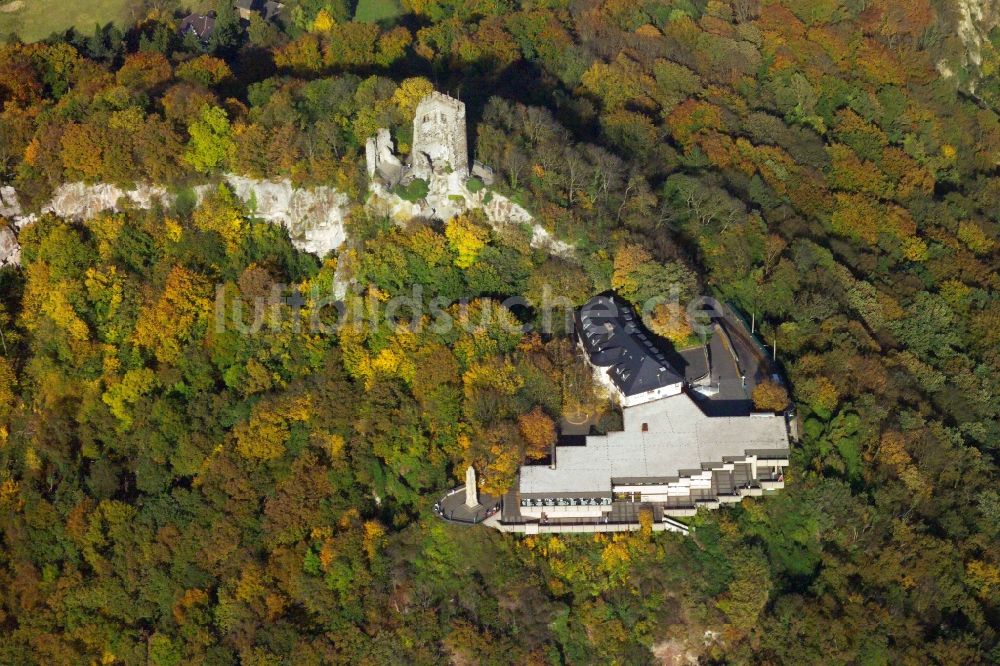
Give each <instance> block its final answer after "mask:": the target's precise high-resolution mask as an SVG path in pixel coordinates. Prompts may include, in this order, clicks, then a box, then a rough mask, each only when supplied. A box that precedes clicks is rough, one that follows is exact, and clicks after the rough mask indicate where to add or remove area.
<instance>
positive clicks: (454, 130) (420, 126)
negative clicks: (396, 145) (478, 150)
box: [409, 91, 469, 180]
mask: <svg viewBox="0 0 1000 666" xmlns="http://www.w3.org/2000/svg"><path fill="white" fill-rule="evenodd" d="M449 168H450V169H451V173H455V174H458V176H459V177H460V178H462V179H464V178H468V176H469V147H468V144H467V142H466V137H465V104H464V103H463V102H461V101H459V100H457V99H455V98H454V97H449V96H448V95H444V94H442V93H439V92H436V91H435V92H432V93H431V94H430V95H427V96H426V97H424V98H423V99H422V100H420V104H418V105H417V113H416V116H415V117H414V119H413V149H412V151H411V153H410V174H409V175H411V176H413V177H414V178H423V179H424V180H430V179H431V174H432V173H434V172H437V173H445V172H447V171H448V169H449Z"/></svg>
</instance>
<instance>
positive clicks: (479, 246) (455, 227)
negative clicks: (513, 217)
mask: <svg viewBox="0 0 1000 666" xmlns="http://www.w3.org/2000/svg"><path fill="white" fill-rule="evenodd" d="M444 235H445V236H447V237H448V243H449V245H451V249H452V250H454V251H455V252H456V253H457V254H458V256H457V257H456V258H455V265H456V266H458V267H459V268H468V267H469V266H471V265H472V264H474V263H476V259H478V258H479V253H480V252H482V250H483V248H484V247H486V241H487V240H488V239H489V232H487V231H486V229H483V228H482V227H479V226H477V225H476V224H475V223H473V222H472V220H470V219H469V218H468V217H466V216H465V215H461V216H459V217H456V218H455V219H454V220H452V221H451V222H449V223H448V226H447V227H446V228H445V230H444Z"/></svg>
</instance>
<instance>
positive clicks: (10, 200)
mask: <svg viewBox="0 0 1000 666" xmlns="http://www.w3.org/2000/svg"><path fill="white" fill-rule="evenodd" d="M0 217H6V218H7V219H9V220H12V219H14V218H18V217H21V203H20V201H18V198H17V192H15V191H14V188H13V187H11V186H10V185H0Z"/></svg>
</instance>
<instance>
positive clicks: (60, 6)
mask: <svg viewBox="0 0 1000 666" xmlns="http://www.w3.org/2000/svg"><path fill="white" fill-rule="evenodd" d="M129 4H130V3H129V0H72V1H71V2H66V1H65V0H62V1H58V0H13V1H12V2H8V3H5V4H3V5H2V6H0V35H2V36H6V35H9V34H10V33H15V34H17V36H18V37H20V38H21V39H22V40H24V41H26V42H36V41H38V40H40V39H45V38H46V37H48V36H49V35H51V34H52V33H53V32H63V31H64V30H68V29H69V28H72V27H75V28H77V29H78V30H80V31H81V32H84V33H88V34H89V33H91V32H92V31H93V30H94V26H95V25H104V24H106V23H117V24H119V25H126V24H129V23H131V22H132V16H131V12H130V11H129Z"/></svg>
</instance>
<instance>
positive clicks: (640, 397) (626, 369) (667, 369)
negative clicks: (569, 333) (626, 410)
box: [575, 294, 684, 407]
mask: <svg viewBox="0 0 1000 666" xmlns="http://www.w3.org/2000/svg"><path fill="white" fill-rule="evenodd" d="M575 320H576V335H577V338H578V340H579V342H580V347H581V348H582V349H583V351H584V354H585V356H586V358H587V361H588V362H589V363H590V365H591V366H592V367H593V368H594V376H595V378H596V379H597V381H599V382H600V383H601V384H602V385H604V386H605V387H607V388H608V390H609V391H610V392H611V394H612V395H613V396H614V397H615V399H616V400H617V401H618V403H619V404H621V406H622V407H632V406H634V405H640V404H642V403H644V402H649V401H650V400H659V399H660V398H666V397H668V396H672V395H677V394H678V393H680V392H681V390H683V388H684V376H683V375H682V374H681V373H680V372H679V371H678V370H677V369H676V368H674V367H673V366H672V365H671V364H670V362H669V361H668V360H667V357H666V355H665V354H664V352H663V350H661V349H659V348H658V347H657V346H656V344H655V343H654V341H653V339H652V337H651V336H650V334H649V333H647V332H646V331H645V329H644V328H643V326H642V322H641V321H640V320H639V316H638V314H636V312H635V311H634V310H633V309H632V308H631V307H630V306H629V305H628V304H626V303H625V302H624V301H622V300H621V299H619V298H617V297H615V296H612V295H603V294H602V295H600V296H595V297H594V298H592V299H590V300H589V301H588V302H587V303H586V304H585V305H584V306H583V307H582V308H580V309H579V310H577V312H576V315H575Z"/></svg>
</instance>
